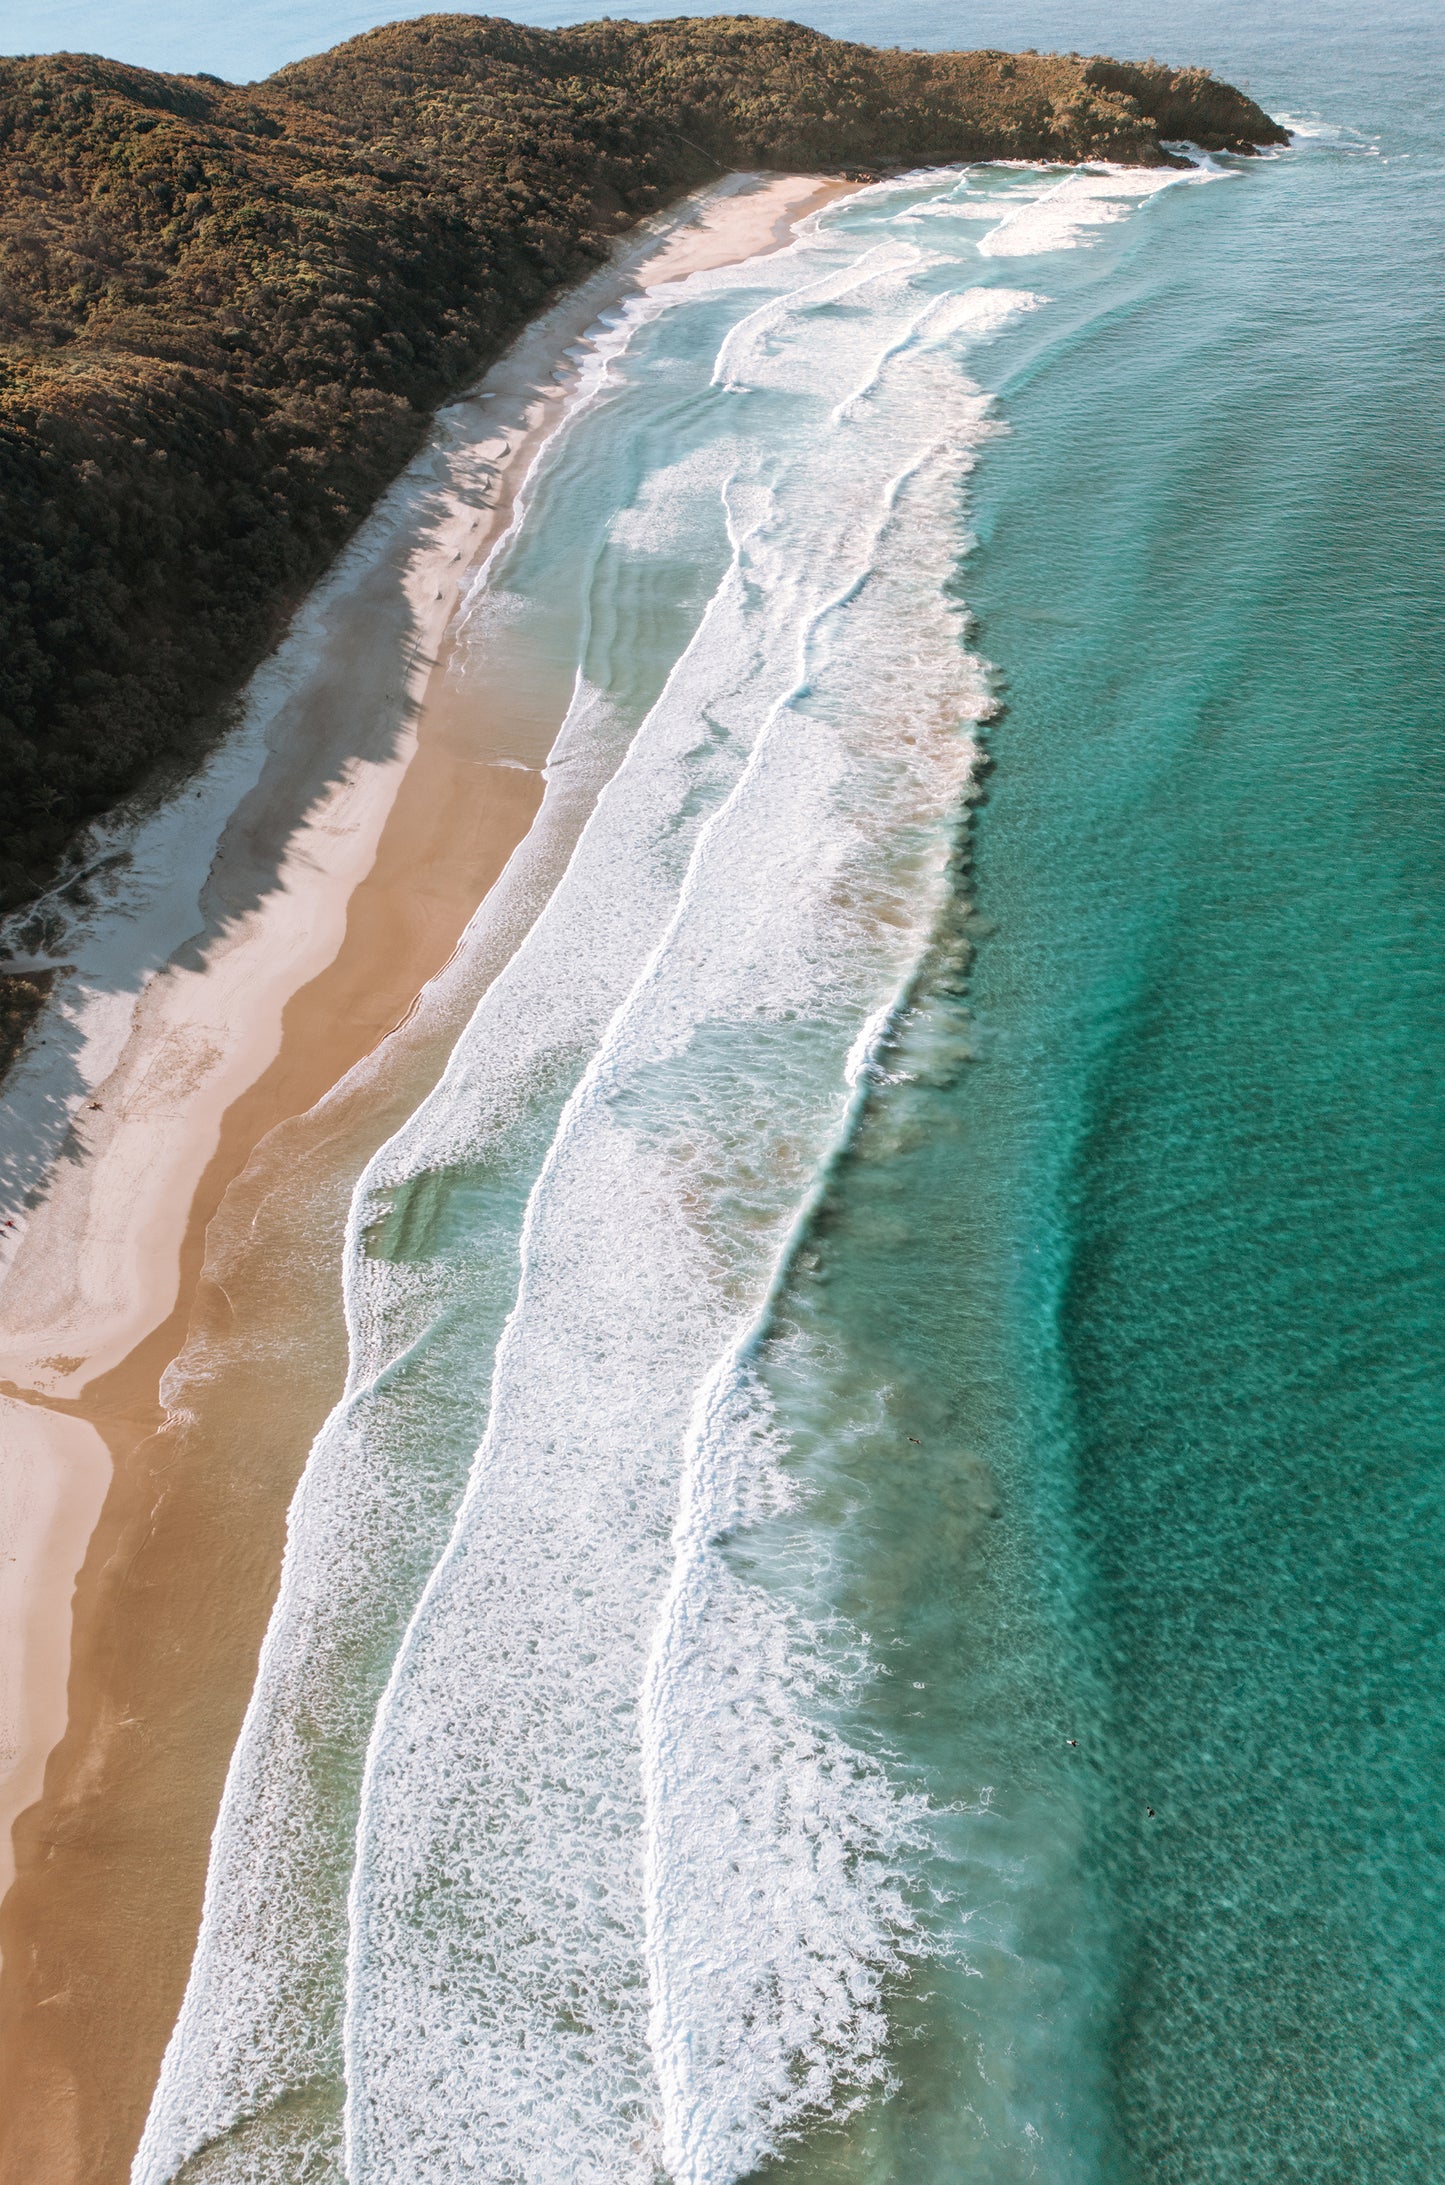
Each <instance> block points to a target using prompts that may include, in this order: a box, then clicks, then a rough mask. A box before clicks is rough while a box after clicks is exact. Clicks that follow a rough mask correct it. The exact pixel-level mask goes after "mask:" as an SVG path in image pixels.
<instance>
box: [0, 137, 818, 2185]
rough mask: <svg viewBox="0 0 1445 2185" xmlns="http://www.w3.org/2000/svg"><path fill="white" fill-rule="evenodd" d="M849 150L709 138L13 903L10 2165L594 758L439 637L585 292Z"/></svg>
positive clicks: (200, 1792)
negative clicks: (84, 832)
mask: <svg viewBox="0 0 1445 2185" xmlns="http://www.w3.org/2000/svg"><path fill="white" fill-rule="evenodd" d="M844 188H846V185H844V184H842V183H835V182H820V181H819V180H818V179H817V178H816V177H798V176H790V177H771V178H767V179H763V178H759V177H756V176H754V177H746V176H745V177H732V178H729V180H728V181H727V182H725V183H722V184H720V185H718V186H717V187H716V188H714V189H711V190H709V191H707V192H704V193H700V194H699V195H698V196H696V197H694V198H693V199H690V200H688V202H687V203H686V204H685V205H684V206H683V207H681V208H679V209H677V210H675V211H674V212H672V213H671V214H669V215H666V216H663V217H661V218H658V219H655V220H653V221H651V222H649V223H648V224H647V226H646V227H645V228H644V229H643V230H641V231H638V232H637V233H636V234H634V236H632V237H631V238H629V239H628V240H627V242H626V243H625V245H624V246H622V247H621V248H620V249H619V253H618V255H617V257H616V259H615V260H614V262H613V263H612V264H611V265H610V266H609V267H607V268H605V269H604V270H602V271H600V272H599V273H598V274H596V275H594V276H593V277H592V278H591V279H589V280H588V281H587V282H586V283H585V284H583V286H582V287H581V288H579V289H577V290H574V291H572V292H570V293H569V294H568V295H567V296H565V297H564V298H562V299H561V301H560V302H559V303H557V304H556V305H555V306H554V307H553V308H552V309H551V310H550V311H549V312H548V313H547V314H546V315H545V316H544V317H543V318H542V319H540V320H539V321H537V322H536V323H535V324H534V325H533V326H532V327H531V328H530V329H529V330H528V331H527V333H526V334H525V335H524V336H523V338H522V339H521V340H520V341H519V342H518V343H517V344H516V346H515V347H514V348H513V349H512V350H511V351H510V352H509V353H508V355H507V356H506V357H504V358H503V359H502V360H501V361H500V362H499V363H498V364H497V365H496V366H495V367H494V368H493V369H492V371H490V372H489V373H488V375H487V376H486V378H485V379H484V380H483V381H482V383H481V384H480V386H479V387H478V388H477V389H476V390H474V391H473V393H471V394H470V395H468V396H467V397H466V398H465V399H463V400H461V401H458V402H456V403H454V404H452V405H450V406H449V407H448V408H447V409H446V410H445V411H443V412H442V413H440V415H439V417H438V419H437V425H436V431H435V434H434V436H433V438H432V440H431V442H430V443H429V445H428V447H427V449H426V450H425V451H424V453H423V454H422V455H421V456H419V457H418V458H417V459H416V461H415V462H414V463H413V464H412V465H411V466H410V467H409V469H408V471H407V472H406V473H405V474H404V475H403V477H402V478H401V479H400V480H398V482H397V483H396V485H395V486H394V487H393V488H392V489H391V490H390V492H389V493H388V494H387V495H386V496H385V498H384V500H383V502H382V503H381V504H380V506H379V507H378V509H377V510H376V511H375V513H374V514H373V516H372V517H371V518H370V519H369V520H368V522H367V524H366V525H365V526H364V527H363V529H362V531H361V532H360V533H359V534H358V536H357V538H356V539H355V540H354V541H353V543H352V545H351V546H350V547H349V548H348V549H347V551H346V553H345V554H344V555H343V556H342V557H341V559H340V561H339V562H338V564H337V565H336V567H335V568H334V569H333V570H332V572H331V573H330V574H329V575H328V577H327V578H326V579H325V580H324V582H323V583H322V584H321V585H320V586H319V587H318V588H317V590H316V591H315V592H314V593H313V594H312V596H311V597H310V599H309V600H308V601H307V602H306V603H305V605H304V607H303V608H302V609H301V611H300V612H299V614H298V615H297V617H296V619H295V621H294V623H293V625H292V627H291V629H290V631H289V632H288V634H287V637H286V639H285V640H284V642H283V644H282V645H281V646H280V648H279V649H278V651H277V653H276V654H275V655H274V656H273V658H272V659H271V660H270V661H269V662H268V663H267V664H266V666H265V667H264V668H263V669H262V670H261V672H260V673H259V674H258V675H257V677H256V678H255V679H254V680H253V683H252V685H251V687H250V689H249V691H248V693H247V697H246V702H245V708H244V715H243V718H242V720H241V722H240V724H239V726H238V727H237V729H236V730H235V732H234V733H233V734H232V736H230V737H229V738H228V739H227V740H226V742H225V743H224V744H223V745H222V746H221V747H220V748H219V749H218V750H217V751H216V752H215V753H214V754H213V756H212V758H211V760H210V761H209V762H208V764H207V766H206V767H205V769H204V770H203V771H202V773H201V775H200V776H199V777H198V778H197V780H196V781H194V782H192V783H191V784H189V785H188V786H187V787H186V789H185V790H184V791H182V792H179V793H178V794H177V795H176V796H175V797H174V798H172V800H171V801H170V802H169V803H167V804H166V805H165V806H164V807H163V808H162V809H160V810H159V811H156V812H154V813H151V814H150V815H148V816H146V817H144V818H142V819H140V820H136V821H133V822H131V823H130V825H129V826H128V827H126V828H120V829H117V831H116V832H115V833H114V834H113V836H111V837H109V838H107V839H106V840H104V841H101V842H99V843H98V845H97V856H96V859H95V861H94V862H95V865H96V867H97V870H96V871H95V873H94V875H93V877H92V878H91V880H90V881H89V883H88V885H87V889H86V891H85V893H86V895H87V896H88V897H89V900H84V901H81V902H79V903H76V902H74V901H69V900H66V899H57V900H56V901H55V902H53V903H50V904H47V905H45V906H42V909H41V913H40V914H38V915H37V916H35V917H34V918H32V919H31V920H30V921H29V922H28V924H27V925H25V926H24V927H23V928H22V929H17V930H18V931H19V940H18V942H17V941H16V939H15V937H14V935H12V948H13V949H14V951H15V953H14V954H13V956H12V962H13V965H14V967H15V968H20V969H27V968H35V969H42V970H47V971H51V970H53V971H54V974H55V985H54V988H53V991H52V994H51V997H50V1000H49V1002H48V1004H47V1007H46V1009H45V1012H44V1014H43V1016H42V1018H41V1020H40V1022H39V1024H38V1025H37V1027H36V1030H35V1032H34V1033H33V1034H32V1037H31V1039H30V1042H29V1044H28V1046H27V1049H26V1051H25V1053H24V1055H23V1056H22V1058H21V1060H20V1061H19V1063H18V1064H17V1065H16V1067H15V1069H14V1070H13V1072H12V1074H11V1076H10V1078H9V1080H8V1081H7V1083H6V1085H5V1088H4V1096H3V1102H0V1114H3V1120H0V1197H3V1206H0V1215H3V1218H4V1220H5V1222H6V1224H7V1226H5V1227H4V1228H3V1229H0V1422H3V1428H4V1448H5V1464H4V1467H3V1472H0V1824H3V1825H0V1890H3V1891H5V1894H4V1901H3V1904H0V1960H3V1962H0V2180H3V2181H4V2185H21V2181H22V2180H23V2181H24V2185H61V2181H64V2185H79V2181H81V2180H84V2181H86V2185H101V2181H110V2180H120V2179H122V2178H124V2177H125V2176H126V2174H127V2171H128V2166H129V2162H130V2157H131V2154H132V2152H133V2150H134V2147H135V2144H136V2140H137V2138H138V2136H139V2132H140V2129H141V2125H142V2122H143V2119H144V2115H145V2110H146V2106H147V2103H148V2101H149V2097H150V2092H151V2088H152V2085H153V2083H154V2078H155V2073H156V2070H157V2068H158V2065H159V2061H160V2056H161V2052H162V2049H163V2047H164V2044H165V2041H166V2038H167V2035H168V2033H169V2031H170V2027H171V2024H172V2022H173V2019H174V2016H175V2012H176V2009H177V2007H178V2005H179V2001H180V1997H181V1992H182V1989H183V1986H184V1982H185V1977H186V1972H187V1968H188V1965H189V1961H190V1955H191V1950H192V1946H193V1943H194V1938H195V1931H196V1926H197V1922H198V1918H199V1912H200V1902H201V1891H202V1887H203V1883H204V1878H205V1865H206V1855H207V1847H208V1843H209V1837H210V1831H211V1827H212V1824H213V1820H214V1815H215V1811H216V1806H217V1803H218V1800H219V1796H220V1791H221V1786H222V1781H223V1778H224V1773H225V1769H226V1764H227V1760H228V1758H229V1754H230V1751H231V1748H232V1745H233V1743H234V1740H235V1736H236V1732H237V1729H238V1727H239V1723H240V1719H241V1715H242V1712H243V1710H244V1707H245V1703H246V1699H247V1696H248V1693H249V1690H250V1686H251V1682H252V1678H253V1675H254V1669H255V1662H256V1656H257V1651H258V1648H259V1645H260V1642H261V1638H262V1635H263V1632H264V1629H265V1624H266V1618H267V1615H268V1613H269V1610H270V1606H271V1602H272V1599H273V1597H274V1592H275V1586H276V1580H277V1574H278V1570H279V1564H280V1557H281V1551H282V1547H283V1543H284V1530H285V1513H286V1508H287V1504H288V1502H289V1500H290V1497H291V1494H292V1491H293V1489H294V1486H295V1483H296V1480H297V1478H298V1476H299V1474H300V1471H301V1468H302V1466H303V1464H304V1462H305V1458H306V1453H307V1450H308V1448H309V1446H310V1443H311V1440H312V1439H313V1437H314V1435H315V1433H316V1431H317V1429H318V1428H319V1426H320V1425H321V1423H322V1421H323V1419H324V1418H325V1416H326V1414H327V1412H328V1410H329V1409H330V1408H331V1405H332V1403H333V1402H334V1400H335V1398H336V1396H337V1394H338V1393H339V1391H340V1388H341V1385H342V1381H343V1378H344V1374H345V1369H346V1336H345V1327H344V1321H343V1317H342V1310H341V1297H340V1240H341V1234H342V1228H343V1225H344V1221H345V1215H346V1209H347V1205H348V1203H349V1200H350V1196H351V1192H352V1189H353V1186H354V1183H355V1180H356V1177H357V1175H358V1174H359V1172H360V1170H361V1168H362V1167H363V1165H364V1164H365V1162H366V1160H367V1159H368V1158H369V1157H370V1155H371V1153H372V1152H373V1151H374V1150H375V1148H376V1147H377V1146H378V1145H379V1144H381V1143H382V1141H383V1140H384V1139H385V1138H386V1137H387V1136H388V1135H389V1134H390V1133H391V1132H392V1131H393V1130H394V1129H395V1128H396V1127H397V1126H398V1125H399V1124H400V1122H401V1121H402V1120H404V1118H405V1117H406V1115H407V1114H409V1113H410V1112H411V1110H412V1109H413V1108H414V1107H415V1106H416V1105H417V1103H418V1101H419V1100H420V1099H421V1098H422V1097H423V1096H424V1094H425V1092H426V1091H427V1090H428V1088H429V1087H430V1085H431V1084H432V1083H433V1082H434V1081H435V1079H436V1077H437V1075H438V1074H439V1073H440V1071H441V1069H442V1067H443V1066H444V1063H445V1060H446V1056H447V1054H448V1052H449V1051H450V1048H451V1046H452V1044H453V1043H454V1041H455V1038H456V1036H457V1033H458V1031H459V1030H460V1028H461V1026H462V1025H463V1024H464V1023H465V1021H466V1018H467V1016H468V1015H469V1014H470V1011H471V1009H472V1008H473V1007H474V1005H475V1002H476V999H477V997H478V995H479V993H480V992H481V991H483V990H484V988H485V985H486V983H487V981H488V980H489V979H490V977H492V976H494V975H495V973H496V971H497V970H498V969H499V968H500V966H501V964H502V963H503V962H505V960H506V957H507V955H508V954H509V953H510V951H511V949H512V948H514V947H515V945H516V943H517V941H518V939H520V937H521V934H522V933H523V932H524V931H525V930H526V925H527V923H528V922H529V920H530V918H531V917H532V916H534V915H535V912H536V909H537V908H538V907H540V904H541V902H542V901H544V900H545V897H546V893H547V890H548V888H549V887H550V885H551V884H552V883H553V881H554V880H555V878H556V876H557V873H558V872H559V871H560V870H561V867H562V865H563V864H564V863H565V860H566V856H567V854H568V852H569V849H570V845H571V843H572V842H573V841H575V838H576V833H577V831H578V830H579V829H580V826H581V825H582V823H583V820H584V819H585V816H586V810H587V809H588V808H589V806H588V801H587V799H588V795H590V794H595V789H596V787H597V786H600V783H597V784H594V785H592V786H591V787H590V789H589V788H588V786H587V785H585V784H584V785H581V786H580V787H574V788H570V789H567V788H564V789H561V790H558V789H557V788H556V785H554V784H552V783H549V781H548V779H547V776H546V772H545V762H546V758H547V753H548V751H549V750H550V748H551V744H552V740H553V738H554V736H555V733H556V730H557V727H558V724H559V722H560V719H561V714H562V711H563V709H564V708H565V705H566V702H567V696H568V692H567V691H566V690H563V689H561V688H560V687H555V688H554V687H553V685H554V681H555V678H550V677H549V674H548V672H547V669H546V664H545V663H534V664H533V666H534V668H535V672H527V673H521V672H516V671H517V663H504V662H499V663H496V664H495V666H492V665H490V664H488V663H483V673H482V674H480V675H478V674H477V673H476V672H475V663H472V664H471V665H472V668H473V672H471V673H467V674H464V673H463V672H462V668H463V666H464V665H465V664H466V663H464V661H463V660H462V658H461V639H460V637H459V634H458V626H457V625H458V607H459V604H460V603H461V602H462V601H463V600H464V598H465V595H466V592H467V589H468V587H469V585H470V584H472V582H473V581H474V580H475V578H476V575H477V572H478V569H479V567H480V565H481V564H482V563H483V562H484V561H485V557H486V555H487V553H488V551H489V550H490V549H491V547H492V546H493V545H494V544H495V543H496V541H497V539H498V538H499V537H500V536H501V535H502V534H503V533H504V531H505V528H506V526H507V523H508V521H509V519H510V517H511V515H512V513H513V509H514V504H515V499H516V496H517V493H518V490H519V488H520V487H521V486H522V485H523V484H524V482H525V479H526V475H527V472H528V469H529V467H530V464H531V462H532V460H533V458H534V457H535V455H536V454H537V452H538V450H539V449H540V448H541V447H542V446H543V444H544V443H545V441H546V439H547V437H548V436H549V435H550V434H551V433H552V432H553V431H555V430H556V429H557V427H558V426H559V425H560V424H561V423H562V422H563V421H564V420H565V417H566V414H567V406H568V404H569V402H570V401H571V400H572V399H574V398H575V395H576V391H577V388H578V384H579V372H580V367H581V364H582V362H583V360H584V357H585V353H586V351H585V340H586V335H587V331H588V329H589V328H590V327H592V326H594V325H595V323H596V321H597V319H598V317H599V314H600V313H602V312H603V311H605V310H606V309H607V308H608V307H609V306H610V305H615V304H616V303H617V302H618V301H620V300H621V299H622V298H623V297H625V296H626V295H627V294H629V293H633V292H635V290H636V289H637V288H638V287H640V286H648V285H652V284H654V283H656V282H659V281H666V280H674V279H679V278H682V277H683V276H685V275H686V274H688V273H690V272H692V271H695V270H700V269H702V268H705V267H709V266H716V265H721V264H726V263H730V262H734V261H737V260H740V259H743V258H746V257H750V256H753V255H755V254H757V253H759V252H761V251H765V250H768V249H772V248H777V247H779V246H781V245H782V244H784V243H786V241H787V240H788V238H789V237H790V235H791V233H792V232H793V229H794V228H795V226H796V224H797V222H798V221H799V220H800V219H801V218H803V217H805V216H806V215H807V214H808V213H809V212H811V211H813V210H814V209H816V208H817V207H818V206H819V205H821V204H822V203H824V202H826V201H827V200H828V199H829V198H830V197H832V196H835V195H837V194H839V193H840V192H841V191H842V190H843V189H844ZM544 796H545V798H546V806H545V809H546V811H547V813H548V815H549V817H548V824H547V825H546V826H545V827H543V828H537V827H534V821H535V820H536V818H537V815H538V812H539V809H542V808H543V807H544ZM107 860H109V861H108V862H107ZM504 874H505V875H506V885H505V886H504V887H503V888H500V889H499V888H498V886H497V883H498V882H499V880H501V879H502V876H503V875H504Z"/></svg>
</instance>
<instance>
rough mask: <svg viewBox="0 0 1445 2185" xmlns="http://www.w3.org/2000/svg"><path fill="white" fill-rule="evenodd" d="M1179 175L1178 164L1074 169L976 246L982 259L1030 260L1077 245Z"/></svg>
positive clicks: (1123, 215)
mask: <svg viewBox="0 0 1445 2185" xmlns="http://www.w3.org/2000/svg"><path fill="white" fill-rule="evenodd" d="M1181 179H1182V176H1181V172H1180V170H1179V169H1177V168H1168V169H1164V170H1160V169H1157V168H1149V167H1109V168H1105V169H1102V170H1093V169H1088V170H1076V171H1074V172H1072V173H1070V174H1068V175H1067V176H1066V177H1065V178H1064V180H1063V181H1062V182H1060V183H1058V184H1056V185H1055V187H1054V188H1053V189H1050V190H1046V191H1045V192H1044V193H1043V195H1042V196H1041V197H1035V198H1030V199H1027V200H1026V201H1025V202H1024V203H1022V204H1020V205H1019V206H1018V207H1017V208H1016V209H1015V210H1014V211H1012V212H1009V213H1006V214H1005V216H1004V218H1003V219H1002V220H1001V221H1000V222H999V224H998V226H997V227H996V228H994V229H992V230H991V231H990V233H989V234H987V235H985V236H984V237H983V238H982V240H981V241H980V243H979V246H978V247H979V250H980V251H981V252H982V254H983V256H984V257H985V258H1031V257H1033V256H1035V255H1036V254H1040V253H1042V252H1045V251H1050V250H1074V249H1077V248H1078V246H1079V245H1080V244H1081V243H1083V242H1084V241H1086V240H1087V237H1088V232H1089V230H1090V229H1091V228H1097V227H1103V226H1106V225H1107V224H1108V223H1109V222H1110V221H1113V220H1123V219H1126V218H1127V217H1128V214H1129V213H1130V211H1131V210H1132V209H1133V207H1134V206H1135V205H1136V204H1137V203H1138V202H1139V200H1140V199H1141V198H1149V197H1154V196H1156V195H1157V194H1158V192H1159V191H1160V190H1166V189H1168V188H1169V187H1170V186H1171V184H1173V183H1176V182H1178V181H1180V180H1181Z"/></svg>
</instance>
